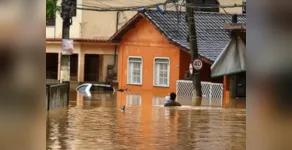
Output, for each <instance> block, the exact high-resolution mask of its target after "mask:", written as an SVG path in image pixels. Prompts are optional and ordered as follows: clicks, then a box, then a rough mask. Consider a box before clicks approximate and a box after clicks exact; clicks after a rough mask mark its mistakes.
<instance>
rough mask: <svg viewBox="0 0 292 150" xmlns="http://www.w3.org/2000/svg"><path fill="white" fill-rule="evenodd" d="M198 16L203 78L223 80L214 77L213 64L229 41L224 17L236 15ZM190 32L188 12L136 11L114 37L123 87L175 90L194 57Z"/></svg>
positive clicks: (198, 14)
mask: <svg viewBox="0 0 292 150" xmlns="http://www.w3.org/2000/svg"><path fill="white" fill-rule="evenodd" d="M195 17H196V26H197V39H198V49H199V55H200V59H201V60H202V61H203V68H202V70H201V72H200V73H201V80H202V81H209V82H219V83H223V77H220V78H216V79H212V78H211V70H210V67H211V65H212V63H213V62H214V61H215V59H216V58H217V57H218V55H219V54H220V53H221V51H222V50H223V49H224V47H225V45H226V44H227V43H228V41H229V33H228V32H227V31H225V30H221V29H223V26H224V22H222V21H224V19H225V21H227V22H231V18H232V17H231V15H227V14H220V13H206V12H197V13H196V15H195ZM178 20H179V21H178ZM187 36H188V27H187V23H186V22H185V13H180V16H178V14H177V12H172V11H168V12H165V13H164V14H161V13H159V12H157V11H150V10H149V11H146V12H143V13H138V14H137V15H135V16H134V17H133V18H132V19H131V20H130V21H129V22H128V23H126V24H125V25H124V26H123V27H122V28H121V29H120V30H119V31H118V32H116V33H115V34H114V35H113V36H112V37H111V39H110V40H111V41H112V42H114V43H119V60H118V63H119V64H118V82H119V88H124V87H126V86H127V87H128V88H129V89H130V90H132V91H138V90H139V91H140V90H152V91H156V92H162V93H164V92H175V91H176V81H177V80H181V79H185V72H186V71H188V70H189V69H188V68H189V63H190V61H191V57H190V48H189V43H188V40H187Z"/></svg>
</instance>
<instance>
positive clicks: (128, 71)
mask: <svg viewBox="0 0 292 150" xmlns="http://www.w3.org/2000/svg"><path fill="white" fill-rule="evenodd" d="M130 58H139V59H141V68H140V83H131V82H130V81H129V73H130V70H129V68H130ZM127 63H128V64H127V65H128V66H127V84H129V85H142V84H143V58H142V57H141V56H129V57H128V62H127Z"/></svg>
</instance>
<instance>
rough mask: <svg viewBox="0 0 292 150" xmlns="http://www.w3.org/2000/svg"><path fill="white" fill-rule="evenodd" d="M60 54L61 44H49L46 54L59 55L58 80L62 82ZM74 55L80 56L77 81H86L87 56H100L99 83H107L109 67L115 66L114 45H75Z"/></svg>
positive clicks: (98, 67)
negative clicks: (85, 62) (85, 66)
mask: <svg viewBox="0 0 292 150" xmlns="http://www.w3.org/2000/svg"><path fill="white" fill-rule="evenodd" d="M60 52H61V42H47V44H46V53H58V54H59V62H58V66H59V67H58V80H60ZM73 53H74V54H78V73H77V81H78V82H83V81H84V65H85V64H84V61H85V54H98V55H100V62H99V66H97V69H99V81H100V82H105V79H106V76H107V70H106V68H107V66H108V65H113V58H114V49H113V46H112V45H104V44H98V43H96V44H92V43H91V44H88V43H77V42H76V43H74V52H73Z"/></svg>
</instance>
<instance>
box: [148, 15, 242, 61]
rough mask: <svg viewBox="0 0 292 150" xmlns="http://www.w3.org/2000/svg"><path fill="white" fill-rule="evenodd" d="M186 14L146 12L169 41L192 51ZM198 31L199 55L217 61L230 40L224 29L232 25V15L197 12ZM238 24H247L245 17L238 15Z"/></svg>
mask: <svg viewBox="0 0 292 150" xmlns="http://www.w3.org/2000/svg"><path fill="white" fill-rule="evenodd" d="M185 15H186V13H185V12H180V13H178V12H175V11H166V12H165V13H164V14H161V13H159V12H158V11H150V10H149V11H146V12H144V16H146V17H147V18H148V19H149V20H150V21H151V22H152V23H153V24H154V25H155V26H157V28H158V29H159V30H160V32H162V33H163V34H164V35H165V36H166V37H167V38H168V40H170V41H171V42H173V43H174V44H176V45H179V46H181V47H183V48H185V49H187V50H189V49H190V46H189V42H188V41H187V35H188V25H187V23H186V21H185ZM195 18H196V30H197V41H198V49H199V54H200V55H201V56H203V57H205V58H207V59H209V60H211V61H215V60H216V58H217V57H218V56H219V54H220V53H221V51H222V50H223V49H224V47H225V46H226V45H227V43H228V42H229V40H230V36H229V32H228V31H226V30H224V29H223V25H224V24H225V23H231V19H232V15H231V14H220V13H214V12H196V13H195ZM238 23H246V16H245V15H243V14H242V15H238Z"/></svg>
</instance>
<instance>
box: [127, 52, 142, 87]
mask: <svg viewBox="0 0 292 150" xmlns="http://www.w3.org/2000/svg"><path fill="white" fill-rule="evenodd" d="M128 84H138V85H141V84H142V58H141V57H129V60H128Z"/></svg>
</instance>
